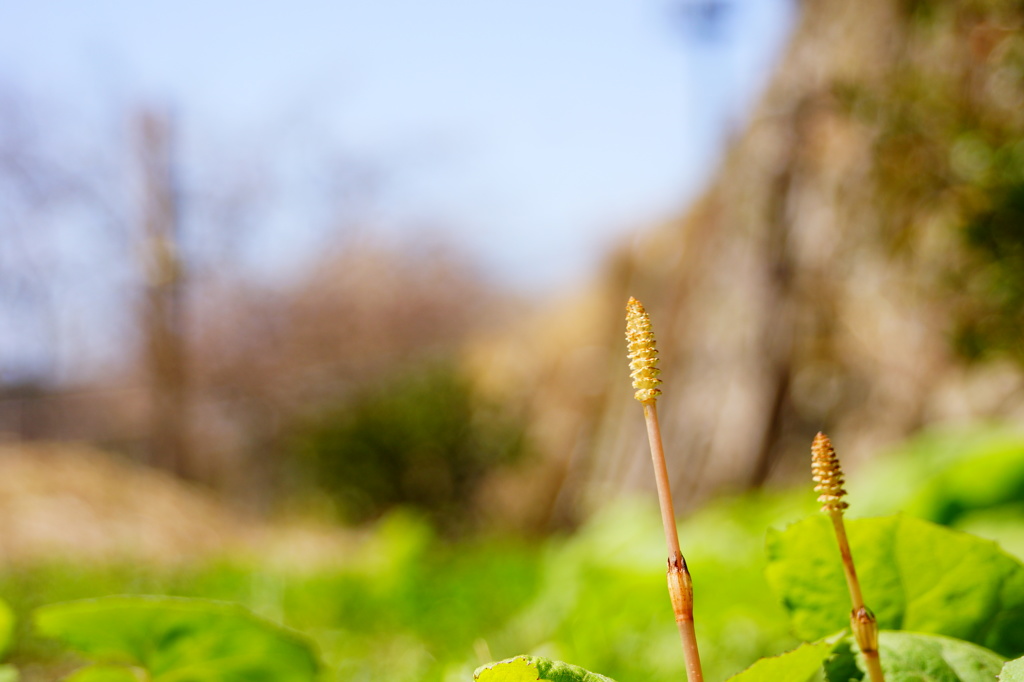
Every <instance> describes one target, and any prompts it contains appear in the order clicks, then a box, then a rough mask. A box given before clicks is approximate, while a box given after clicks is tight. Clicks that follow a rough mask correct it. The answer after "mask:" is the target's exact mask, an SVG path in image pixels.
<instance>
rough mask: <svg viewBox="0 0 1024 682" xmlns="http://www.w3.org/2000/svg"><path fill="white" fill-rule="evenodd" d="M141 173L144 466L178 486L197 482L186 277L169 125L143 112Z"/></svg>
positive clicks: (139, 131)
mask: <svg viewBox="0 0 1024 682" xmlns="http://www.w3.org/2000/svg"><path fill="white" fill-rule="evenodd" d="M135 125H136V134H137V144H138V160H139V163H140V168H141V172H142V183H143V208H142V254H141V255H142V260H143V265H144V276H145V287H146V290H145V296H144V299H143V303H142V310H141V313H140V318H141V320H140V321H141V332H142V336H143V343H144V362H145V365H146V371H147V374H148V378H149V381H150V386H151V395H152V402H151V406H150V407H151V412H150V420H151V421H150V428H149V448H148V449H149V458H150V461H151V463H152V464H154V465H155V466H157V467H160V468H162V469H165V470H167V471H170V472H172V473H174V474H176V475H178V476H181V477H183V478H195V473H196V471H195V463H194V462H193V461H192V458H191V452H190V447H189V429H188V372H187V354H186V348H185V330H184V318H185V314H184V313H185V311H184V305H185V302H184V287H185V273H184V268H183V265H182V259H181V254H180V251H179V244H180V221H179V214H180V211H179V205H178V196H177V191H176V186H175V178H174V162H173V130H172V125H171V121H170V118H169V117H168V116H167V115H165V114H159V113H156V112H153V111H142V112H140V113H139V114H138V116H137V119H136V121H135Z"/></svg>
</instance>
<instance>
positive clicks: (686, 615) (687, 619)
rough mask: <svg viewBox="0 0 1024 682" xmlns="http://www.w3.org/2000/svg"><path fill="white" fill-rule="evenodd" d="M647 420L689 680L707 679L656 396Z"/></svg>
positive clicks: (649, 402) (648, 408) (646, 407)
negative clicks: (701, 659) (680, 547)
mask: <svg viewBox="0 0 1024 682" xmlns="http://www.w3.org/2000/svg"><path fill="white" fill-rule="evenodd" d="M642 404H643V406H644V420H645V421H646V422H647V438H648V440H649V441H650V444H651V460H652V462H653V464H654V480H655V482H656V484H657V486H658V504H659V506H660V507H661V524H662V526H663V527H664V530H665V543H666V544H667V545H668V551H669V557H668V592H669V597H670V598H671V600H672V610H673V611H674V612H675V617H676V626H677V627H678V628H679V636H680V638H681V639H682V642H683V657H684V658H685V660H686V679H687V682H704V672H703V670H702V669H701V665H700V651H699V650H698V648H697V633H696V630H695V629H694V624H693V581H692V580H691V578H690V570H689V568H687V566H686V559H684V558H683V553H682V552H681V551H680V549H679V532H678V530H677V529H676V515H675V510H674V508H673V506H672V489H671V487H670V486H669V479H668V465H667V464H666V462H665V449H664V447H663V446H662V443H661V428H660V426H659V425H658V408H657V405H656V403H655V401H654V400H653V399H651V400H647V401H644V402H643V403H642Z"/></svg>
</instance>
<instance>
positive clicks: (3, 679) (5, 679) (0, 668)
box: [0, 665, 19, 682]
mask: <svg viewBox="0 0 1024 682" xmlns="http://www.w3.org/2000/svg"><path fill="white" fill-rule="evenodd" d="M18 679H19V675H18V671H17V669H15V667H14V666H13V665H0V682H18Z"/></svg>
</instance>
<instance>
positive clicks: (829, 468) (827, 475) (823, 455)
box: [811, 432, 849, 512]
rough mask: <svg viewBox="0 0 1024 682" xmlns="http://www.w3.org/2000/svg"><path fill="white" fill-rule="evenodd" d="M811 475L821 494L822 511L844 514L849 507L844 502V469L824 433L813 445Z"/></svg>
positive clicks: (816, 488) (820, 434) (818, 436)
mask: <svg viewBox="0 0 1024 682" xmlns="http://www.w3.org/2000/svg"><path fill="white" fill-rule="evenodd" d="M811 473H812V474H813V478H814V482H815V483H816V484H817V485H815V486H814V489H815V491H817V492H819V493H821V494H820V495H819V496H818V502H821V505H822V506H821V511H824V512H842V511H843V510H844V509H846V508H847V507H848V506H849V505H848V504H847V503H846V501H845V500H843V497H844V496H845V495H846V491H845V490H843V483H844V482H845V481H844V480H843V469H842V467H840V466H839V458H838V457H836V451H835V450H834V449H833V448H832V441H830V440H829V439H828V436H826V435H825V434H824V433H820V432H819V433H818V435H817V436H815V437H814V442H813V443H811Z"/></svg>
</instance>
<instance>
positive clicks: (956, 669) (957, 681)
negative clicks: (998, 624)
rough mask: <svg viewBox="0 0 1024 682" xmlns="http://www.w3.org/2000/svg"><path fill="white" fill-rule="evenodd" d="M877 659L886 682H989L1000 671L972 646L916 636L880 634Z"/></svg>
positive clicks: (989, 655) (999, 661)
mask: <svg viewBox="0 0 1024 682" xmlns="http://www.w3.org/2000/svg"><path fill="white" fill-rule="evenodd" d="M878 655H879V658H880V660H881V662H882V671H883V672H884V673H885V680H886V682H919V681H920V680H928V681H929V682H992V680H994V679H995V677H996V675H997V674H998V673H999V671H1000V669H1002V667H1003V658H1002V657H1001V656H999V655H998V654H996V653H994V652H992V651H989V650H988V649H985V648H982V647H980V646H978V645H976V644H971V643H970V642H964V641H962V640H958V639H952V638H950V637H941V636H937V635H924V634H920V633H916V632H883V633H881V634H880V635H879V641H878ZM844 682H845V680H844Z"/></svg>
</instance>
